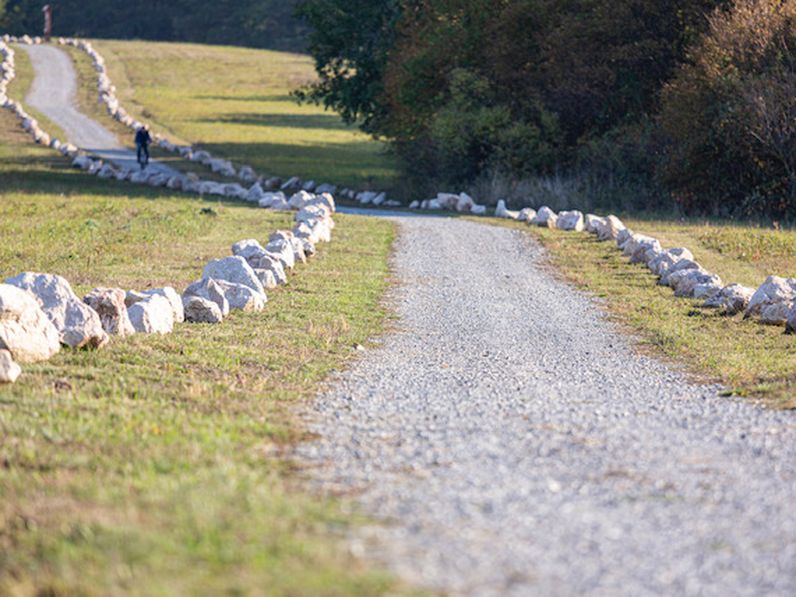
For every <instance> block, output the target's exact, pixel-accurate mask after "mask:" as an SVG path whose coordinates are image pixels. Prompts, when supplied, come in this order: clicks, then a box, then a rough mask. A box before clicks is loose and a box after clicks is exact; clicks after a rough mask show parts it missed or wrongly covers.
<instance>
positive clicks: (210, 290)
mask: <svg viewBox="0 0 796 597" xmlns="http://www.w3.org/2000/svg"><path fill="white" fill-rule="evenodd" d="M192 296H197V297H199V298H203V299H205V300H208V301H211V302H213V303H215V304H216V306H217V307H218V310H219V312H220V313H221V315H222V316H223V317H226V316H227V315H229V301H227V297H226V296H225V295H224V289H223V288H221V286H220V285H219V284H218V283H217V282H216V281H215V280H213V279H212V278H202V279H201V280H199V281H198V282H194V283H193V284H191V285H190V286H189V287H188V288H186V289H185V292H183V293H182V298H183V306H184V305H185V299H186V298H188V297H192Z"/></svg>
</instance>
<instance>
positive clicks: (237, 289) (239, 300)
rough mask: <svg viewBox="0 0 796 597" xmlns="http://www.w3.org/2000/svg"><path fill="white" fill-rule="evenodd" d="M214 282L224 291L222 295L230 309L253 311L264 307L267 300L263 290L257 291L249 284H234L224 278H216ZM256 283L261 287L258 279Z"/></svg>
mask: <svg viewBox="0 0 796 597" xmlns="http://www.w3.org/2000/svg"><path fill="white" fill-rule="evenodd" d="M216 283H217V284H218V285H219V286H220V287H221V289H222V290H223V291H224V297H225V298H226V299H227V302H228V303H229V308H230V309H237V310H240V311H255V312H256V311H262V310H263V309H265V304H266V302H267V301H268V299H267V297H266V295H265V291H260V292H258V291H256V290H254V289H252V288H251V287H250V286H245V285H243V284H236V283H234V282H228V281H226V280H216ZM257 284H259V285H260V288H262V284H261V283H260V281H259V279H258V280H257Z"/></svg>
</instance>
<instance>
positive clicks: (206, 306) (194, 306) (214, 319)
mask: <svg viewBox="0 0 796 597" xmlns="http://www.w3.org/2000/svg"><path fill="white" fill-rule="evenodd" d="M182 301H183V312H184V313H185V321H187V322H189V323H221V322H222V321H223V320H224V316H223V315H222V314H221V309H219V308H218V305H217V304H216V303H214V302H213V301H211V300H208V299H205V298H202V297H200V296H184V297H183V299H182Z"/></svg>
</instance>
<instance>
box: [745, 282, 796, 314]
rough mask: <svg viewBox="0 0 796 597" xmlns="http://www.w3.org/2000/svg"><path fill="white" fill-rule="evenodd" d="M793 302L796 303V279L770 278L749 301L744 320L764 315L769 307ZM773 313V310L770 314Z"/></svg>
mask: <svg viewBox="0 0 796 597" xmlns="http://www.w3.org/2000/svg"><path fill="white" fill-rule="evenodd" d="M793 301H796V278H780V277H779V276H769V277H768V278H767V279H766V281H765V282H764V283H763V285H762V286H760V288H758V289H757V290H756V291H755V293H754V295H753V296H752V298H751V300H750V301H749V307H748V308H747V309H746V313H745V314H744V318H748V317H753V316H755V315H762V312H763V310H764V309H766V308H768V307H769V306H772V305H776V304H785V305H790V303H792V302H793ZM773 313H774V310H771V311H770V314H773Z"/></svg>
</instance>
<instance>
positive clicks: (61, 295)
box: [6, 272, 108, 348]
mask: <svg viewBox="0 0 796 597" xmlns="http://www.w3.org/2000/svg"><path fill="white" fill-rule="evenodd" d="M6 283H7V284H11V285H12V286H16V287H18V288H22V289H23V290H27V291H28V292H30V293H31V294H33V295H34V296H35V297H36V299H37V300H38V302H39V305H40V306H41V308H42V311H44V313H45V315H47V317H48V318H49V319H50V321H51V322H52V324H53V325H54V326H55V329H57V330H58V334H59V336H60V340H61V343H62V344H65V345H67V346H70V347H72V348H100V347H102V346H104V345H105V344H107V343H108V334H106V333H105V330H103V329H102V322H101V321H100V318H99V315H97V312H96V311H94V310H93V309H92V308H91V307H89V306H88V305H86V304H84V303H83V301H81V300H80V299H79V298H77V296H76V295H75V293H74V292H73V291H72V287H71V286H70V285H69V282H67V281H66V280H65V279H64V278H62V277H61V276H56V275H52V274H38V273H34V272H25V273H23V274H20V275H18V276H15V277H13V278H8V279H7V280H6Z"/></svg>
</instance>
